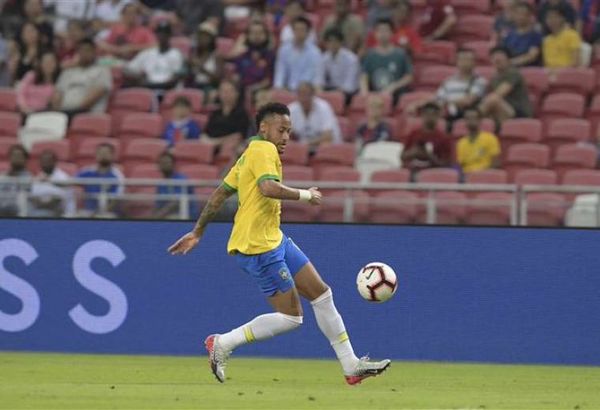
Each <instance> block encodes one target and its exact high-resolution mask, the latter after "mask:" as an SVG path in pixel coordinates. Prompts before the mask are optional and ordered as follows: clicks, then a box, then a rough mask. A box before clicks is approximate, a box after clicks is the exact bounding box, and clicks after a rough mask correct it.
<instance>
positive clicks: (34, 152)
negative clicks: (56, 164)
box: [29, 140, 71, 162]
mask: <svg viewBox="0 0 600 410" xmlns="http://www.w3.org/2000/svg"><path fill="white" fill-rule="evenodd" d="M46 150H48V151H52V152H54V154H55V155H56V158H57V159H58V160H59V161H70V160H71V146H70V144H69V141H67V140H60V141H40V142H35V143H34V144H33V146H32V147H31V151H30V152H29V154H30V155H31V158H32V159H33V160H34V161H36V162H37V160H38V159H39V156H40V155H41V154H42V152H44V151H46Z"/></svg>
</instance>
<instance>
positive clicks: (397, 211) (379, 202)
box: [369, 191, 422, 224]
mask: <svg viewBox="0 0 600 410" xmlns="http://www.w3.org/2000/svg"><path fill="white" fill-rule="evenodd" d="M421 201H422V200H421V199H420V197H419V195H418V194H416V193H414V192H409V191H385V192H379V193H377V194H376V195H375V196H374V197H373V198H371V201H370V211H369V222H372V223H385V224H390V223H396V224H410V223H414V222H415V221H416V219H417V216H418V212H419V207H420V206H421V205H420V203H421Z"/></svg>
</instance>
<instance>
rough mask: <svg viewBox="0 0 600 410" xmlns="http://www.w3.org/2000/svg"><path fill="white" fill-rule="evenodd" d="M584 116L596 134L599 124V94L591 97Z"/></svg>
mask: <svg viewBox="0 0 600 410" xmlns="http://www.w3.org/2000/svg"><path fill="white" fill-rule="evenodd" d="M585 118H586V119H587V120H588V121H590V123H591V127H592V132H594V133H596V134H597V130H598V124H600V95H595V96H594V97H593V98H592V101H591V103H590V106H589V108H588V109H587V112H586V113H585Z"/></svg>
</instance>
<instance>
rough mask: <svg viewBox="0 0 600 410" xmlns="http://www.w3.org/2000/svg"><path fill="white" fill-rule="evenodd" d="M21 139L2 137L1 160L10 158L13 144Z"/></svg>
mask: <svg viewBox="0 0 600 410" xmlns="http://www.w3.org/2000/svg"><path fill="white" fill-rule="evenodd" d="M18 143H19V140H17V139H16V138H11V137H0V160H7V159H8V150H9V149H10V147H12V146H13V145H17V144H18Z"/></svg>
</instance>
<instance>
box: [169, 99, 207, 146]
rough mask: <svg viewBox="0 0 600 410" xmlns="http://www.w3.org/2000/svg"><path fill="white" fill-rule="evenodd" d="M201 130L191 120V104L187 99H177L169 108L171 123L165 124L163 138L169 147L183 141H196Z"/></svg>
mask: <svg viewBox="0 0 600 410" xmlns="http://www.w3.org/2000/svg"><path fill="white" fill-rule="evenodd" d="M201 133H202V129H201V128H200V125H199V124H198V123H197V122H196V121H195V120H194V119H193V118H192V104H191V103H190V100H188V98H187V97H183V96H180V97H177V98H175V101H173V107H172V108H171V121H169V122H168V123H167V126H166V127H165V132H164V133H163V138H164V139H165V140H167V142H168V143H169V146H173V145H175V144H177V143H178V142H179V141H183V140H197V139H199V138H200V134H201Z"/></svg>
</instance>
